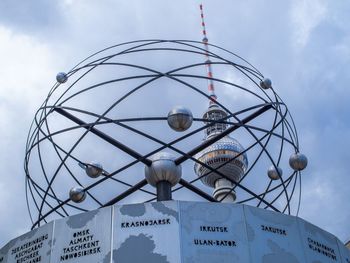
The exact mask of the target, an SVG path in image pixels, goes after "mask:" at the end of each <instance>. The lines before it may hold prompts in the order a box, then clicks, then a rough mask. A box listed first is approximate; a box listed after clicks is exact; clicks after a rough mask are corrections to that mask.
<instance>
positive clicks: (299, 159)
mask: <svg viewBox="0 0 350 263" xmlns="http://www.w3.org/2000/svg"><path fill="white" fill-rule="evenodd" d="M289 165H290V167H292V169H293V170H295V171H301V170H304V169H305V168H306V166H307V157H306V156H305V155H304V154H302V153H293V154H292V155H291V156H290V158H289Z"/></svg>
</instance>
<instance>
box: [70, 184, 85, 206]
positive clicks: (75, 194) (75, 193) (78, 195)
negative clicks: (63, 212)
mask: <svg viewBox="0 0 350 263" xmlns="http://www.w3.org/2000/svg"><path fill="white" fill-rule="evenodd" d="M69 198H70V199H71V200H72V201H73V202H75V203H81V202H83V201H84V200H85V198H86V192H85V190H84V188H82V187H80V186H76V187H73V188H72V189H70V191H69Z"/></svg>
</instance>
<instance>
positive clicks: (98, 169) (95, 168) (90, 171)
mask: <svg viewBox="0 0 350 263" xmlns="http://www.w3.org/2000/svg"><path fill="white" fill-rule="evenodd" d="M102 171H103V167H102V165H101V164H100V163H97V162H94V161H92V162H90V163H88V164H87V165H86V168H85V172H86V174H87V175H88V176H89V177H91V178H97V177H99V176H100V175H101V174H102Z"/></svg>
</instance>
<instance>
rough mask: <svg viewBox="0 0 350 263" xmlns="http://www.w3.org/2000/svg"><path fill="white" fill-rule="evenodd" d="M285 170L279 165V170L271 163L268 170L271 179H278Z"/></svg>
mask: <svg viewBox="0 0 350 263" xmlns="http://www.w3.org/2000/svg"><path fill="white" fill-rule="evenodd" d="M282 174H283V171H282V169H281V168H279V167H277V170H276V168H275V166H274V165H271V166H270V167H269V169H268V170H267V175H268V176H269V177H270V179H271V180H278V179H280V178H281V177H282Z"/></svg>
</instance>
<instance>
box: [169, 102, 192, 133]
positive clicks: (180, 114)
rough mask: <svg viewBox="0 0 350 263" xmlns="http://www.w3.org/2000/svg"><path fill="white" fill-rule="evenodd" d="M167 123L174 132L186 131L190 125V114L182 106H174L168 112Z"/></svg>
mask: <svg viewBox="0 0 350 263" xmlns="http://www.w3.org/2000/svg"><path fill="white" fill-rule="evenodd" d="M167 121H168V125H169V126H170V127H171V128H172V129H173V130H174V131H178V132H182V131H186V130H187V129H188V128H190V127H191V125H192V121H193V116H192V112H191V111H190V110H189V109H187V108H185V107H183V106H176V107H174V108H173V109H172V110H171V111H169V113H168V119H167Z"/></svg>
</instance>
